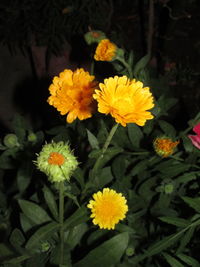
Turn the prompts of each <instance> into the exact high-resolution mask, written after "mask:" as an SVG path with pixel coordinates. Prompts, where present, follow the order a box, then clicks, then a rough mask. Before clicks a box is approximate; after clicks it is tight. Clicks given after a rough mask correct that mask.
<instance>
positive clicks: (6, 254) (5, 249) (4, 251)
mask: <svg viewBox="0 0 200 267" xmlns="http://www.w3.org/2000/svg"><path fill="white" fill-rule="evenodd" d="M0 252H1V253H0V262H1V261H2V260H4V259H7V258H10V257H12V256H14V251H13V249H12V248H11V247H10V246H8V245H6V244H5V242H4V243H0Z"/></svg>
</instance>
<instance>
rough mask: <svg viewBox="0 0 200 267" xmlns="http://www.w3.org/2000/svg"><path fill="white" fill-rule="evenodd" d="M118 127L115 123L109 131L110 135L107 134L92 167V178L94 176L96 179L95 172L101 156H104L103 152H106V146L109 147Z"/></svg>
mask: <svg viewBox="0 0 200 267" xmlns="http://www.w3.org/2000/svg"><path fill="white" fill-rule="evenodd" d="M118 125H119V124H118V123H116V124H115V125H114V126H113V127H112V129H111V130H110V133H109V135H108V137H107V139H106V141H105V144H104V146H103V148H102V151H101V154H100V156H99V157H98V159H97V161H96V162H95V165H94V167H93V176H94V177H96V173H97V170H98V168H99V165H100V163H101V160H102V158H103V156H104V154H105V152H106V150H107V148H108V146H109V144H110V142H111V140H112V138H113V135H114V134H115V132H116V130H117V127H118Z"/></svg>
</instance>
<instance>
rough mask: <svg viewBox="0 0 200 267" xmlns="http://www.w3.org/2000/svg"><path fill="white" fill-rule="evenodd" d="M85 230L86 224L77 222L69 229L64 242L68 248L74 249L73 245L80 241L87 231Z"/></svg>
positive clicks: (86, 228)
mask: <svg viewBox="0 0 200 267" xmlns="http://www.w3.org/2000/svg"><path fill="white" fill-rule="evenodd" d="M87 230H88V226H87V224H86V223H81V224H78V225H77V226H75V227H74V228H71V229H70V230H69V234H68V236H67V238H66V239H67V240H66V242H67V243H68V245H69V246H70V249H74V248H75V246H77V245H78V244H79V243H80V241H81V238H82V237H83V235H84V234H85V233H86V232H87Z"/></svg>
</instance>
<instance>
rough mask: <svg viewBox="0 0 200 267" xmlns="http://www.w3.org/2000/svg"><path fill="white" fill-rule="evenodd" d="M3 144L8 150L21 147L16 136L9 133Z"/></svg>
mask: <svg viewBox="0 0 200 267" xmlns="http://www.w3.org/2000/svg"><path fill="white" fill-rule="evenodd" d="M3 143H4V145H5V146H7V147H8V148H13V147H17V146H20V144H19V142H18V138H17V136H16V134H12V133H9V134H7V135H6V136H5V137H4V139H3Z"/></svg>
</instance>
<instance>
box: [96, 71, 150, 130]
mask: <svg viewBox="0 0 200 267" xmlns="http://www.w3.org/2000/svg"><path fill="white" fill-rule="evenodd" d="M99 87H100V90H95V94H94V95H93V97H94V99H96V100H97V102H98V111H99V112H101V113H104V114H106V115H107V114H111V116H112V117H113V118H115V121H116V122H117V123H120V124H121V125H122V126H126V124H127V123H136V124H137V125H139V126H144V124H145V122H146V121H147V120H150V119H153V115H152V114H151V112H149V111H148V110H150V109H151V108H153V107H154V103H153V97H152V94H151V92H150V90H149V88H148V87H143V83H142V82H140V81H136V80H135V79H133V80H130V79H128V77H126V76H125V75H124V76H122V77H118V76H115V77H114V78H112V77H111V78H108V79H105V80H104V83H100V84H99Z"/></svg>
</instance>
